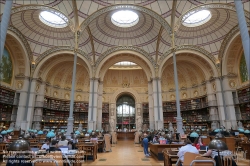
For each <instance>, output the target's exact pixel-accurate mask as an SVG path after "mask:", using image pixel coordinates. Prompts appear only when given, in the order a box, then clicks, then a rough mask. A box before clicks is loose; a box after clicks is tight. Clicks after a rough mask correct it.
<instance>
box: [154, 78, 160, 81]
mask: <svg viewBox="0 0 250 166" xmlns="http://www.w3.org/2000/svg"><path fill="white" fill-rule="evenodd" d="M152 80H159V81H160V80H161V77H154V78H152Z"/></svg>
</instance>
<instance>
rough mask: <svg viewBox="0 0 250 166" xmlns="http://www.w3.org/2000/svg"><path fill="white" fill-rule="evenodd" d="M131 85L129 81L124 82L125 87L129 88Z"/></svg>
mask: <svg viewBox="0 0 250 166" xmlns="http://www.w3.org/2000/svg"><path fill="white" fill-rule="evenodd" d="M129 86H130V83H127V82H124V83H122V87H123V88H129Z"/></svg>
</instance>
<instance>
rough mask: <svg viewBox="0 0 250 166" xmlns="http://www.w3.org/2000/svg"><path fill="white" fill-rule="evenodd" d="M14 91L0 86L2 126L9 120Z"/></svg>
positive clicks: (0, 120)
mask: <svg viewBox="0 0 250 166" xmlns="http://www.w3.org/2000/svg"><path fill="white" fill-rule="evenodd" d="M14 97H15V91H13V90H11V89H7V88H4V87H1V86H0V122H3V123H4V125H6V123H9V122H10V121H11V120H13V119H11V115H12V110H13V107H14V105H13V104H14Z"/></svg>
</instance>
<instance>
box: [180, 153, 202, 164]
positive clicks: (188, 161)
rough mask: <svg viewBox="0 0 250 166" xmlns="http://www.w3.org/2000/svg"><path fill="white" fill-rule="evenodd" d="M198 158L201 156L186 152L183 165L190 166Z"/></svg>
mask: <svg viewBox="0 0 250 166" xmlns="http://www.w3.org/2000/svg"><path fill="white" fill-rule="evenodd" d="M197 156H201V155H200V154H196V153H191V152H186V153H185V154H184V161H183V163H182V165H183V166H189V165H190V164H191V162H192V161H193V160H195V158H196V157H197Z"/></svg>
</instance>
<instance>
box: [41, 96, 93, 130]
mask: <svg viewBox="0 0 250 166" xmlns="http://www.w3.org/2000/svg"><path fill="white" fill-rule="evenodd" d="M88 107H89V105H88V103H85V102H74V107H73V109H74V110H73V118H74V128H75V129H77V128H78V126H79V123H81V124H82V127H83V129H87V124H88ZM69 110H70V101H66V100H58V99H53V98H48V97H45V98H44V107H43V119H42V122H43V125H44V128H49V129H51V128H58V129H65V128H67V120H68V117H69Z"/></svg>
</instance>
